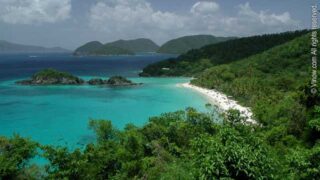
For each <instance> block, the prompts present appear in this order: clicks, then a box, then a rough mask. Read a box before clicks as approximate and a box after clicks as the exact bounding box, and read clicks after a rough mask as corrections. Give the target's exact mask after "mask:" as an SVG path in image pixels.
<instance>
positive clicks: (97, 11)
mask: <svg viewBox="0 0 320 180" xmlns="http://www.w3.org/2000/svg"><path fill="white" fill-rule="evenodd" d="M89 14H90V15H89V22H90V26H91V27H92V28H94V29H95V30H99V31H105V32H107V33H110V34H113V35H116V38H132V37H137V36H142V35H144V36H145V37H149V38H151V37H159V38H158V39H160V38H161V37H163V36H165V35H166V34H167V33H169V34H175V33H176V32H175V30H178V31H179V32H180V31H182V30H183V29H184V28H185V27H184V25H185V20H186V18H185V17H183V16H179V15H176V14H174V13H171V12H162V11H156V10H154V9H153V8H152V7H151V5H150V3H148V2H146V1H144V0H112V1H100V2H98V3H96V4H95V5H94V6H92V7H91V9H90V13H89ZM175 35H176V34H175ZM155 39H157V38H155Z"/></svg>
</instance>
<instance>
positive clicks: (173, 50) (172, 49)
mask: <svg viewBox="0 0 320 180" xmlns="http://www.w3.org/2000/svg"><path fill="white" fill-rule="evenodd" d="M230 39H234V38H232V37H231V38H230V37H215V36H211V35H195V36H185V37H181V38H177V39H173V40H170V41H168V42H166V43H165V44H163V45H162V46H161V47H160V49H159V50H158V52H159V53H166V54H182V53H186V52H187V51H189V50H191V49H199V48H201V47H203V46H205V45H209V44H216V43H219V42H223V41H227V40H230Z"/></svg>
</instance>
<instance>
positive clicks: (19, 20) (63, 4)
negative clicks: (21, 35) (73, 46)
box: [0, 0, 71, 24]
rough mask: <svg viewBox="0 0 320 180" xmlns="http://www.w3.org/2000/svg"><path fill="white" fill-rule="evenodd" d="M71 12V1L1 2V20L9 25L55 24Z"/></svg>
mask: <svg viewBox="0 0 320 180" xmlns="http://www.w3.org/2000/svg"><path fill="white" fill-rule="evenodd" d="M70 11H71V2H70V0H0V20H2V21H3V22H5V23H9V24H33V23H55V22H58V21H63V20H65V19H68V18H69V17H70Z"/></svg>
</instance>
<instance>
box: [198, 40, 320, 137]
mask: <svg viewBox="0 0 320 180" xmlns="http://www.w3.org/2000/svg"><path fill="white" fill-rule="evenodd" d="M310 44H311V42H310V35H309V34H308V35H304V36H302V37H300V38H297V39H295V40H293V41H291V42H288V43H286V44H284V45H281V46H278V47H275V48H272V49H270V50H268V51H265V52H264V53H262V54H258V55H255V56H251V57H249V58H247V59H244V60H241V61H237V62H234V63H231V64H225V65H220V66H215V67H213V68H210V69H207V70H206V71H204V72H203V73H202V74H200V75H199V76H197V78H196V79H194V80H193V81H192V83H194V84H196V85H199V86H202V87H206V88H209V89H217V90H220V91H222V92H224V93H227V94H228V95H231V96H234V97H235V98H236V99H237V100H239V101H240V102H241V103H243V104H245V105H246V106H249V107H252V109H253V112H254V114H255V116H256V119H257V120H259V121H260V123H262V124H264V125H266V126H274V125H283V124H284V123H285V124H287V132H288V133H289V134H292V135H299V136H301V135H303V131H304V129H305V127H306V126H307V124H306V118H307V117H306V116H305V114H306V113H307V111H308V110H309V109H308V106H307V102H309V103H310V102H311V99H313V101H314V102H312V103H313V104H316V103H320V100H319V97H313V96H311V92H310V90H309V89H308V87H309V86H310V85H309V83H310V81H311V54H310ZM308 62H310V63H308Z"/></svg>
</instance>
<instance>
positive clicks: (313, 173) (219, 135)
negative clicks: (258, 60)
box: [0, 107, 320, 179]
mask: <svg viewBox="0 0 320 180" xmlns="http://www.w3.org/2000/svg"><path fill="white" fill-rule="evenodd" d="M228 113H233V112H227V113H226V116H225V117H233V118H229V119H228V118H226V119H225V120H224V121H223V122H222V123H217V119H215V118H214V117H215V116H213V114H212V113H199V112H197V111H196V110H194V109H192V108H188V109H187V110H185V111H178V112H175V113H167V114H163V115H161V116H159V117H153V118H150V121H149V122H148V123H147V124H146V125H145V126H143V127H141V128H138V127H135V126H134V125H131V124H129V125H127V126H126V127H125V128H124V130H118V129H116V128H114V127H113V126H112V124H111V122H110V121H104V120H91V121H90V123H89V127H90V128H91V129H92V130H94V132H95V133H96V137H97V139H96V142H95V143H92V144H88V145H87V146H86V147H85V148H83V149H76V150H73V151H70V150H68V149H67V148H65V147H53V146H41V145H38V144H36V143H33V142H32V141H30V140H26V139H22V138H20V137H19V136H15V137H13V138H11V139H6V138H3V137H2V138H1V139H0V177H2V178H3V179H6V178H16V179H23V178H26V177H27V178H30V179H31V178H38V179H41V178H43V179H44V178H48V179H64V178H66V179H283V178H288V179H318V178H319V177H320V171H319V170H320V144H319V138H318V139H317V142H316V143H313V145H308V144H307V143H304V141H302V139H300V138H295V137H294V136H290V135H286V134H284V132H281V129H276V130H275V129H270V128H268V129H266V128H264V127H260V126H246V125H243V124H242V123H239V122H238V121H237V119H238V118H239V117H237V116H234V115H229V114H228ZM315 113H318V114H317V115H316V114H315V115H314V116H313V117H315V118H319V116H320V108H319V107H318V108H317V109H316V111H315ZM311 119H312V118H311ZM310 122H312V121H310ZM317 127H318V126H317ZM309 128H313V126H310V127H309ZM314 130H315V131H316V133H318V134H319V133H320V131H319V129H318V128H315V129H314ZM37 152H38V154H39V156H41V157H42V158H45V159H47V160H48V164H47V165H45V167H44V168H41V167H37V166H35V165H31V163H30V161H29V160H30V159H31V158H32V157H34V156H35V155H36V153H37ZM28 162H29V163H28Z"/></svg>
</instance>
